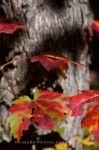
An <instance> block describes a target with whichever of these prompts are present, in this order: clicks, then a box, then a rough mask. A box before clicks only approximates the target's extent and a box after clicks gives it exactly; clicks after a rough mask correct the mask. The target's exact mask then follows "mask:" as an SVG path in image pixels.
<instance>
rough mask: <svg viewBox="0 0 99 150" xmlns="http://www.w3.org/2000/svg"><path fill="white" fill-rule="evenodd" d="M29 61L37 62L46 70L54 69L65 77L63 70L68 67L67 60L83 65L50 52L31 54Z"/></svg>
mask: <svg viewBox="0 0 99 150" xmlns="http://www.w3.org/2000/svg"><path fill="white" fill-rule="evenodd" d="M31 62H33V63H34V62H39V63H40V64H41V65H42V66H43V67H44V68H45V69H46V70H47V71H50V70H54V69H56V70H58V71H59V72H60V73H61V75H63V77H65V75H64V73H63V70H66V69H68V63H69V62H70V63H73V64H76V65H80V66H84V65H82V64H80V63H77V62H74V61H72V60H70V59H68V58H66V57H63V56H58V55H50V54H43V55H37V56H32V57H31Z"/></svg>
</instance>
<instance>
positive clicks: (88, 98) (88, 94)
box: [68, 90, 99, 116]
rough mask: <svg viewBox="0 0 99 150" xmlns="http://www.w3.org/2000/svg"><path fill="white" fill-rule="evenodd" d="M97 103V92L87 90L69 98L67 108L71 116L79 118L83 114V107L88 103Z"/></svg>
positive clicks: (98, 92) (98, 97) (98, 99)
mask: <svg viewBox="0 0 99 150" xmlns="http://www.w3.org/2000/svg"><path fill="white" fill-rule="evenodd" d="M91 102H94V103H99V91H94V90H88V91H83V92H81V93H79V94H77V95H74V96H72V97H70V98H69V105H68V106H69V108H70V109H71V111H72V115H73V116H81V115H82V114H83V112H84V106H85V104H88V103H91Z"/></svg>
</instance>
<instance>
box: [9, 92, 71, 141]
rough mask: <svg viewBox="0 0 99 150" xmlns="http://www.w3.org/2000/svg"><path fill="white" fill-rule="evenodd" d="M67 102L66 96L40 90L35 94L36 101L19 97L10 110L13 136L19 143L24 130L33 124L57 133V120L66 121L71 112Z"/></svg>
mask: <svg viewBox="0 0 99 150" xmlns="http://www.w3.org/2000/svg"><path fill="white" fill-rule="evenodd" d="M67 101H68V98H67V96H66V95H64V94H60V93H57V92H50V91H39V90H38V91H37V92H35V94H34V100H31V99H30V98H29V97H27V96H22V97H19V98H18V99H16V100H15V101H14V102H13V105H12V106H11V108H10V111H11V112H12V114H11V115H10V116H9V117H8V120H7V123H9V124H10V128H11V134H12V135H13V136H14V138H16V139H17V140H18V141H19V140H20V138H21V136H22V133H23V130H28V128H29V126H30V125H32V124H37V125H39V126H40V127H41V128H43V129H48V130H49V129H50V130H53V131H56V129H57V126H56V124H55V121H56V119H58V120H61V119H64V118H65V117H66V114H67V113H68V111H69V110H68V108H67V107H66V105H67Z"/></svg>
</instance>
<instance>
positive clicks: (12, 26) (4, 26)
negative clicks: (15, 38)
mask: <svg viewBox="0 0 99 150" xmlns="http://www.w3.org/2000/svg"><path fill="white" fill-rule="evenodd" d="M19 29H21V30H25V31H26V30H27V27H26V26H25V25H21V24H19V23H17V22H15V21H8V20H7V19H6V18H4V17H1V18H0V33H5V34H13V33H14V32H16V31H17V30H19Z"/></svg>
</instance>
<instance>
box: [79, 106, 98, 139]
mask: <svg viewBox="0 0 99 150" xmlns="http://www.w3.org/2000/svg"><path fill="white" fill-rule="evenodd" d="M81 123H82V127H83V128H87V129H88V130H89V132H90V133H91V134H93V135H94V138H95V140H98V141H99V104H96V105H94V106H93V107H92V106H91V107H90V108H89V109H88V111H87V113H86V116H85V118H84V119H83V120H82V122H81Z"/></svg>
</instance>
